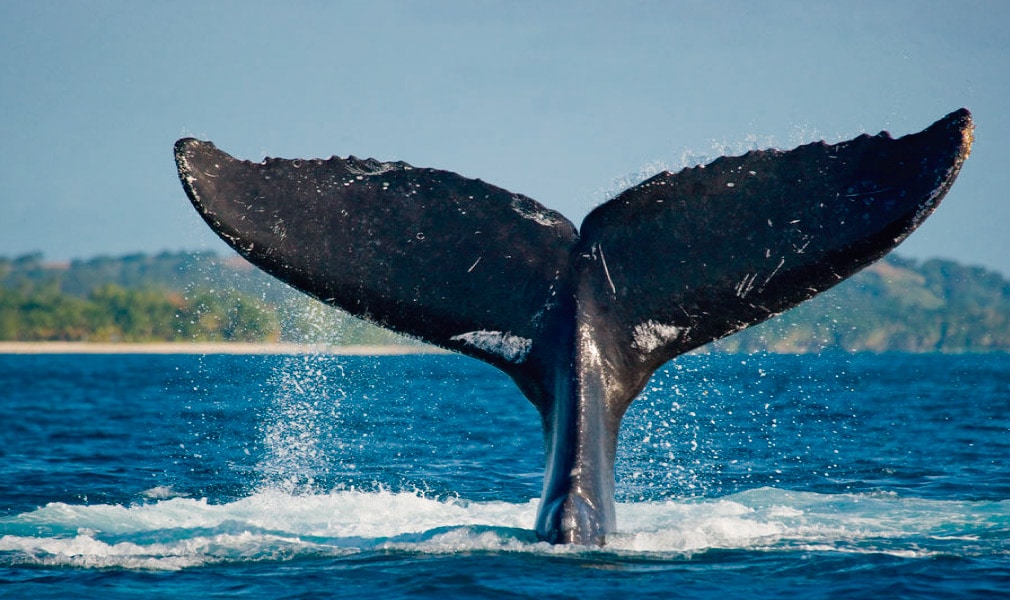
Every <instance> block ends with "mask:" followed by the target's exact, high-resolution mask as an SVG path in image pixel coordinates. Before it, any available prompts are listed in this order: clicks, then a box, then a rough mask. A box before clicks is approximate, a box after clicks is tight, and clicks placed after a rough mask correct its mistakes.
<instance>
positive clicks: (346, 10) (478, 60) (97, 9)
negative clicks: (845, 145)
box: [0, 0, 1010, 274]
mask: <svg viewBox="0 0 1010 600" xmlns="http://www.w3.org/2000/svg"><path fill="white" fill-rule="evenodd" d="M1008 27H1010V2H1005V1H1001V0H994V1H990V2H972V1H949V2H929V1H925V0H914V1H907V2H878V1H872V2H870V1H867V2H834V1H832V2H817V1H813V0H803V1H795V2H794V1H786V0H776V1H766V2H759V1H754V0H747V1H733V2H731V1H724V2H719V1H712V0H704V1H697V2H695V1H682V2H677V1H666V2H543V1H530V2H482V1H474V0H468V1H460V2H436V1H417V2H406V1H402V2H396V1H367V2H363V1H355V2H323V1H316V2H307V1H306V2H253V1H242V2H225V1H199V2H188V1H184V0H173V1H171V2H153V1H151V2H133V1H128V2H127V1H108V2H104V1H69V0H68V1H60V2H54V1H44V0H43V1H40V0H31V1H20V0H0V55H2V56H3V60H2V63H0V203H2V204H0V256H8V257H13V256H17V255H20V254H24V253H28V252H32V251H37V250H38V251H42V252H44V253H45V255H46V256H47V257H48V258H50V259H54V260H56V259H67V258H74V257H90V256H93V255H96V254H124V253H129V252H138V251H143V252H157V251H160V250H178V249H197V248H203V247H210V248H214V249H223V248H224V247H223V245H221V244H220V243H219V242H217V241H216V238H214V237H213V235H212V234H211V233H210V232H209V230H208V229H207V228H206V227H205V226H204V225H203V223H202V222H201V221H200V220H199V218H198V217H197V216H196V213H195V212H194V211H193V210H192V209H191V208H190V206H189V204H188V202H187V201H186V198H185V195H184V194H183V192H182V189H181V187H180V186H179V184H178V181H177V180H176V176H175V167H174V163H173V160H172V153H171V149H172V144H173V142H174V141H175V140H176V139H177V138H179V137H182V136H189V135H193V136H197V137H201V138H205V139H211V140H213V141H214V142H215V143H217V144H218V146H220V147H222V148H223V149H225V150H227V151H229V152H231V153H232V154H235V155H237V156H240V157H243V158H251V159H257V160H258V159H260V158H262V157H264V156H266V155H270V156H285V157H317V156H318V157H327V156H330V155H333V154H338V155H341V156H346V155H348V154H354V155H357V156H359V157H369V156H371V157H375V158H379V159H382V160H405V161H407V162H410V163H412V164H415V165H418V166H426V167H439V168H445V169H450V170H454V171H457V172H459V173H462V174H464V175H467V176H470V177H479V178H481V179H484V180H486V181H489V182H492V183H495V184H497V185H500V186H502V187H505V188H507V189H510V190H512V191H515V192H521V193H524V194H526V195H528V196H531V197H533V198H536V199H537V200H539V201H540V202H542V203H544V204H546V205H547V206H549V207H551V208H555V209H558V210H560V211H561V212H563V213H565V214H566V215H567V216H568V217H569V218H571V219H572V220H573V221H575V222H576V224H578V222H579V221H581V218H582V217H583V216H584V215H585V214H586V213H587V212H588V211H589V209H590V208H591V207H592V206H593V205H595V204H597V203H599V202H600V201H602V200H604V199H605V198H606V195H607V193H608V192H610V193H612V192H613V191H615V190H616V189H618V186H619V183H618V182H619V180H620V178H622V177H625V176H627V175H629V174H634V173H637V172H639V171H640V170H642V169H643V168H645V169H648V168H651V167H653V166H655V165H657V164H662V165H666V166H668V167H671V168H679V167H681V166H684V165H685V161H686V162H691V161H692V160H694V161H697V160H702V159H704V158H705V157H707V158H709V159H710V158H714V157H715V156H717V155H718V154H721V153H723V152H729V153H740V152H742V151H745V150H747V149H750V148H751V147H753V146H755V145H756V146H762V147H764V146H769V145H774V146H777V147H780V148H787V147H792V146H795V145H798V144H800V143H805V142H809V141H814V140H817V139H821V138H824V139H827V140H829V141H838V140H841V139H844V138H849V137H853V136H855V135H857V134H859V133H861V132H864V131H866V132H871V133H875V132H877V131H879V130H881V129H888V130H890V131H891V132H892V133H893V134H895V135H900V134H905V133H910V132H912V131H917V130H919V129H922V128H924V127H926V126H927V125H929V124H930V123H931V122H933V121H934V120H936V119H938V118H940V117H942V116H943V115H944V114H946V113H948V112H950V111H951V110H954V109H956V108H958V107H961V106H967V107H969V108H970V109H971V110H972V111H973V112H974V114H975V117H976V123H977V127H978V128H977V131H976V145H975V150H974V153H973V155H972V158H971V159H970V160H969V161H968V163H967V164H966V165H965V168H964V170H963V172H962V174H961V178H960V180H959V181H958V183H957V184H956V185H955V186H954V188H953V191H952V192H951V193H950V195H949V196H948V198H947V200H946V202H945V204H944V205H943V206H942V207H941V208H940V209H939V211H938V212H937V213H936V214H935V215H934V216H933V217H932V219H931V220H930V221H929V222H927V223H926V225H924V226H923V228H922V229H920V230H919V231H918V232H917V233H916V234H914V235H913V236H912V237H911V238H910V239H909V240H908V241H907V242H906V243H905V244H904V245H903V246H902V247H901V249H900V252H903V253H904V254H906V255H909V256H913V257H916V258H927V257H932V256H939V257H945V258H953V259H956V260H959V261H962V262H967V263H972V264H980V265H984V266H987V267H991V268H996V269H999V270H1000V271H1002V272H1003V273H1005V274H1010V234H1008V233H1007V225H1008V223H1010V202H1008V197H1007V189H1008V188H1010V164H1008V159H1010V115H1008V107H1010V102H1008V99H1007V98H1008V94H1010V44H1008V41H1007V40H1008V39H1010V35H1008V34H1007V29H1008Z"/></svg>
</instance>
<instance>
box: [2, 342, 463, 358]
mask: <svg viewBox="0 0 1010 600" xmlns="http://www.w3.org/2000/svg"><path fill="white" fill-rule="evenodd" d="M444 353H447V351H445V350H442V349H440V348H436V347H434V346H399V345H381V346H368V345H365V346H331V345H327V344H292V343H263V344H258V343H254V342H150V343H131V342H122V343H114V342H0V355H2V354H333V355H341V356H396V355H407V354H444Z"/></svg>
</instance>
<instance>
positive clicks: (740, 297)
mask: <svg viewBox="0 0 1010 600" xmlns="http://www.w3.org/2000/svg"><path fill="white" fill-rule="evenodd" d="M971 142H972V121H971V115H970V114H969V112H968V111H967V110H965V109H961V110H958V111H955V112H953V113H951V114H949V115H947V116H946V117H944V118H943V119H940V120H939V121H937V122H936V123H934V124H933V125H931V126H930V127H928V128H926V129H925V130H923V131H922V132H919V133H916V134H912V135H907V136H904V137H901V138H898V139H893V138H892V137H891V136H890V135H889V134H888V133H886V132H885V133H881V134H878V135H876V136H868V135H862V136H859V137H857V138H855V139H853V140H850V141H847V142H842V143H839V144H835V145H828V144H826V143H824V142H818V143H814V144H808V145H805V146H800V147H798V148H796V149H794V150H790V151H785V152H784V151H780V150H761V151H752V152H748V153H747V154H744V155H743V156H736V157H721V158H718V159H716V160H715V161H713V162H712V163H710V164H708V165H704V166H697V167H692V168H688V169H684V170H682V171H680V172H679V173H669V172H666V173H660V174H658V175H656V176H654V177H652V178H651V179H648V180H646V181H644V182H642V183H641V184H639V185H637V186H635V187H632V188H630V189H628V190H625V191H624V192H622V193H621V194H619V195H618V196H617V197H616V198H614V199H613V200H611V201H609V202H607V203H605V204H603V205H601V206H599V207H597V208H596V209H595V210H593V211H592V212H591V213H590V214H589V215H588V216H587V217H586V218H585V220H584V221H583V223H582V227H581V231H580V230H576V228H575V226H574V225H573V224H572V223H571V222H569V221H568V220H567V219H565V218H564V217H563V216H562V215H560V214H559V213H557V212H555V211H552V210H550V209H548V208H546V207H544V206H542V205H540V204H539V203H537V202H536V201H534V200H532V199H530V198H527V197H525V196H521V195H517V194H513V193H511V192H508V191H506V190H503V189H501V188H498V187H495V186H493V185H491V184H488V183H485V182H483V181H480V180H478V179H468V178H466V177H462V176H460V175H457V174H455V173H451V172H448V171H439V170H435V169H425V168H415V167H412V166H410V165H408V164H406V163H403V162H380V161H377V160H374V159H367V160H359V159H357V158H354V157H350V158H346V159H345V158H337V157H333V158H330V159H328V160H285V159H266V160H264V161H262V162H259V163H254V162H249V161H243V160H237V159H235V158H232V157H231V156H229V155H228V154H226V153H224V152H222V151H220V150H218V149H217V148H216V147H215V146H214V145H213V144H212V143H210V142H202V141H199V140H195V139H191V138H187V139H182V140H179V141H178V142H177V143H176V145H175V158H176V163H177V165H178V169H179V178H180V180H181V182H182V185H183V187H184V188H185V190H186V193H187V195H188V196H189V198H190V200H191V201H192V203H193V205H194V206H195V207H196V209H197V210H198V211H199V212H200V214H201V215H202V216H203V218H204V220H205V221H206V222H207V223H208V224H209V225H210V226H211V228H212V229H214V231H215V232H217V234H218V235H219V236H221V238H222V239H223V240H225V241H226V242H227V243H228V244H230V245H231V246H232V247H233V248H235V250H237V251H238V252H239V253H240V254H242V255H243V256H245V257H246V258H247V259H249V260H250V261H251V262H252V263H254V264H256V265H258V266H259V267H260V268H262V269H264V270H265V271H267V272H268V273H271V274H272V275H274V276H276V277H278V278H280V279H282V280H284V281H285V282H287V283H289V284H291V285H293V286H294V287H296V288H298V289H301V290H302V291H304V292H305V293H307V294H310V295H312V296H315V297H316V298H319V299H320V300H322V301H324V302H327V303H329V304H332V305H335V306H338V307H341V308H343V309H344V310H346V311H348V312H350V313H351V314H354V315H356V316H358V317H360V318H363V319H365V320H368V321H371V322H373V323H376V324H379V325H382V326H384V327H388V328H389V329H392V330H394V331H397V332H400V333H403V334H406V335H409V336H413V337H416V338H420V339H422V340H425V341H427V342H430V343H432V344H435V345H437V346H441V347H443V348H448V349H450V350H455V351H458V352H461V353H463V354H467V355H470V356H474V357H476V358H479V359H481V360H485V361H487V362H489V363H490V364H492V365H494V366H495V367H497V368H499V369H501V370H502V371H504V372H505V373H507V374H508V375H509V376H510V377H511V378H512V379H513V380H514V381H515V382H516V384H517V385H518V387H519V389H520V390H521V391H522V392H523V394H524V395H525V396H526V397H527V398H528V399H529V401H530V402H532V403H533V405H534V406H535V407H536V408H537V410H538V411H539V412H540V416H541V422H542V424H543V427H544V439H545V442H546V453H547V457H546V469H545V476H544V488H543V495H542V498H541V501H540V508H539V512H538V515H537V522H536V531H537V534H538V535H539V536H540V537H541V538H542V539H544V540H547V541H550V542H566V543H569V542H570V543H579V544H603V543H604V541H605V539H606V536H607V534H609V533H611V532H613V531H614V530H615V528H616V519H615V516H614V511H615V504H614V457H615V454H616V448H617V430H618V427H619V426H620V421H621V417H622V416H623V415H624V412H625V410H626V409H627V408H628V405H629V404H630V403H631V402H632V400H634V398H635V396H637V395H638V393H639V392H640V391H641V390H642V388H643V387H644V386H645V384H646V382H647V381H648V379H649V376H650V375H651V374H652V373H653V372H654V371H655V370H656V369H657V368H659V367H660V366H661V365H662V364H663V363H665V362H667V361H669V360H670V359H672V358H674V357H676V356H678V355H680V354H682V353H684V352H687V351H689V350H691V349H693V348H697V347H698V346H701V345H703V344H706V343H708V342H711V341H713V340H716V339H719V338H721V337H723V336H726V335H729V334H731V333H733V332H735V331H739V330H740V329H743V328H745V327H748V326H750V325H754V324H756V323H760V322H761V321H764V320H765V319H768V318H770V317H772V316H774V315H776V314H779V313H781V312H782V311H784V310H786V309H788V308H790V307H792V306H795V305H796V304H799V303H800V302H802V301H804V300H806V299H808V298H811V297H812V296H814V295H815V294H817V293H819V292H822V291H824V290H826V289H828V288H830V287H832V286H834V285H836V284H837V283H839V282H840V281H842V280H843V279H845V278H846V277H849V276H851V275H852V274H854V273H856V272H857V271H859V270H860V269H862V268H863V267H865V266H866V265H868V264H869V263H871V262H873V261H874V260H876V259H878V258H880V257H881V256H883V255H884V254H886V253H887V252H888V251H890V250H891V249H892V248H893V247H894V246H896V245H897V244H898V243H899V242H901V241H902V240H903V239H904V238H905V237H906V236H908V234H909V233H911V232H912V230H913V229H915V228H916V227H917V226H918V225H919V223H921V222H922V220H923V219H924V218H926V216H928V215H929V214H930V213H931V212H932V211H933V210H935V209H936V206H937V205H938V204H939V202H940V200H941V199H942V198H943V196H944V195H945V194H946V193H947V190H948V189H950V186H951V185H952V184H953V182H954V179H955V178H956V177H957V174H958V172H959V170H960V168H961V164H962V163H963V162H964V160H965V159H966V158H967V156H968V153H969V150H970V148H971ZM743 173H748V174H750V175H751V176H749V177H747V176H744V177H741V175H742V174H743ZM758 173H760V174H761V176H760V177H756V176H754V175H756V174H758ZM392 190H397V191H398V192H397V193H392ZM419 232H424V234H423V236H421V235H420V233H419ZM604 247H606V249H607V250H606V256H605V257H604V255H603V250H602V249H603V248H604ZM461 249H475V250H477V253H478V255H479V257H480V258H478V259H476V260H475V259H474V252H472V251H461ZM597 258H598V260H599V264H597ZM478 263H479V267H480V268H477V267H478ZM461 332H462V333H461Z"/></svg>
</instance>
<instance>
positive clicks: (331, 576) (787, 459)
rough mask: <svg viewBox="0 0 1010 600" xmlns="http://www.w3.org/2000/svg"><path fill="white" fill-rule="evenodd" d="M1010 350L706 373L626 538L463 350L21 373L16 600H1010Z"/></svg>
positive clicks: (662, 450)
mask: <svg viewBox="0 0 1010 600" xmlns="http://www.w3.org/2000/svg"><path fill="white" fill-rule="evenodd" d="M1008 456H1010V356H1007V355H997V354H994V355H956V356H954V355H907V354H884V355H870V354H854V355H853V354H841V353H826V354H821V355H805V356H779V355H749V356H740V355H725V354H707V355H705V354H697V355H690V356H684V357H680V358H678V359H677V360H675V361H673V362H671V363H669V364H668V365H666V367H664V368H663V369H661V370H660V371H659V372H658V373H657V374H656V375H655V376H654V377H653V379H652V381H651V383H650V385H649V386H648V388H647V390H646V391H645V392H644V393H643V394H642V396H641V397H640V398H639V399H638V400H637V401H636V402H635V403H634V404H633V405H632V407H631V409H630V410H629V412H628V414H627V416H626V418H625V420H624V424H623V426H622V429H621V440H620V447H619V453H618V461H617V467H616V470H617V496H618V512H617V518H618V527H619V532H618V533H617V534H615V535H613V536H610V538H608V544H607V545H606V546H605V547H603V548H585V547H572V546H551V545H548V544H545V543H541V542H538V541H537V539H536V537H535V535H534V534H533V531H532V527H533V521H534V516H535V514H536V506H537V502H538V498H539V495H540V491H541V490H540V488H541V485H542V472H543V447H542V440H541V433H540V430H539V424H538V417H537V415H536V412H535V411H534V409H533V408H532V406H530V405H529V404H528V403H527V402H526V401H525V400H524V399H523V398H522V396H521V395H520V394H519V392H518V391H517V390H516V389H515V386H514V385H513V384H512V383H511V381H510V380H509V379H508V378H507V377H506V376H504V375H502V374H501V373H499V372H498V371H496V370H494V369H493V368H491V367H488V366H486V365H484V364H482V363H480V362H478V361H475V360H472V359H468V358H465V357H461V356H455V355H415V356H374V357H372V356H334V355H318V356H316V355H252V356H235V355H206V356H196V355H184V354H180V355H74V354H58V355H0V597H11V598H19V597H30V598H34V599H38V598H77V597H101V598H133V597H144V598H157V597H168V598H180V597H206V598H214V597H256V598H301V597H333V596H337V597H369V598H373V597H374V598H424V597H437V598H524V597H534V598H579V599H583V598H613V597H620V596H622V595H634V597H636V598H670V597H677V598H731V597H732V598H739V597H754V598H798V597H799V598H840V597H845V598H860V597H864V598H881V597H886V598H937V597H944V598H972V597H977V598H992V597H999V596H1003V597H1010V465H1008V463H1007V457H1008Z"/></svg>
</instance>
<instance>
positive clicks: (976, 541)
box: [0, 488, 1010, 570]
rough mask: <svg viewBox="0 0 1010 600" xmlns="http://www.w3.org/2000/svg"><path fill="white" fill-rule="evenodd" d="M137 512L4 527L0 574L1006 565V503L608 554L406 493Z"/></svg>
mask: <svg viewBox="0 0 1010 600" xmlns="http://www.w3.org/2000/svg"><path fill="white" fill-rule="evenodd" d="M149 492H150V493H148V494H147V495H146V498H149V499H151V498H153V500H146V501H144V502H139V503H137V504H134V505H129V506H123V505H73V504H65V503H59V502H56V503H51V504H48V505H46V506H44V507H41V508H38V509H36V510H33V511H30V512H25V513H22V514H18V515H13V516H8V517H3V518H0V566H15V565H17V566H69V567H77V568H85V569H94V568H98V569H107V568H113V569H116V568H118V569H142V570H176V569H183V568H189V567H199V566H207V565H214V564H222V563H245V562H257V561H283V560H291V559H304V558H337V557H344V556H349V555H354V556H357V555H361V554H363V553H369V552H372V553H374V552H381V553H390V552H393V553H396V552H403V553H411V554H415V553H422V554H452V553H461V552H462V553H474V552H478V553H479V552H491V553H501V552H518V553H531V554H549V555H557V556H566V555H572V556H585V555H587V554H589V555H594V554H600V553H602V554H604V555H608V556H610V557H616V558H618V559H619V558H621V557H626V558H632V559H635V560H640V559H643V558H645V559H652V560H664V559H674V560H684V559H691V558H694V557H697V556H699V555H705V554H706V553H713V552H718V551H746V552H803V553H811V552H829V553H830V552H837V553H864V554H885V555H891V556H896V557H903V558H912V559H914V558H924V557H934V556H939V555H952V556H980V555H989V556H993V555H1000V556H1006V555H1007V554H1008V553H1010V546H1008V545H1007V542H1006V540H1008V539H1010V501H1001V502H973V501H938V500H926V499H918V498H902V497H899V496H897V495H894V494H887V493H881V494H817V493H811V492H796V491H789V490H782V489H776V488H759V489H755V490H750V491H747V492H743V493H739V494H734V495H731V496H726V497H722V498H708V499H691V500H676V499H674V500H668V501H660V502H636V503H623V504H618V513H617V517H618V522H619V524H620V527H621V530H620V531H619V532H618V533H616V534H613V535H611V536H610V537H608V540H607V546H606V547H604V548H584V547H570V546H569V547H562V546H552V545H549V544H545V543H542V542H538V541H537V540H536V537H535V535H534V534H533V532H532V531H531V530H530V529H529V527H530V526H531V525H532V523H533V522H534V518H535V515H536V509H537V501H536V500H530V501H528V502H523V503H508V502H472V501H467V500H465V499H461V498H431V497H426V496H424V495H422V494H418V493H409V492H390V491H380V492H361V491H335V492H331V493H326V494H308V495H292V494H289V493H285V492H282V491H278V490H266V491H260V492H257V493H254V494H252V495H250V496H248V497H245V498H241V499H239V500H236V501H234V502H229V503H224V504H213V503H210V502H208V501H207V500H203V499H192V498H179V497H168V496H171V490H168V489H166V488H154V489H152V490H149Z"/></svg>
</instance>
